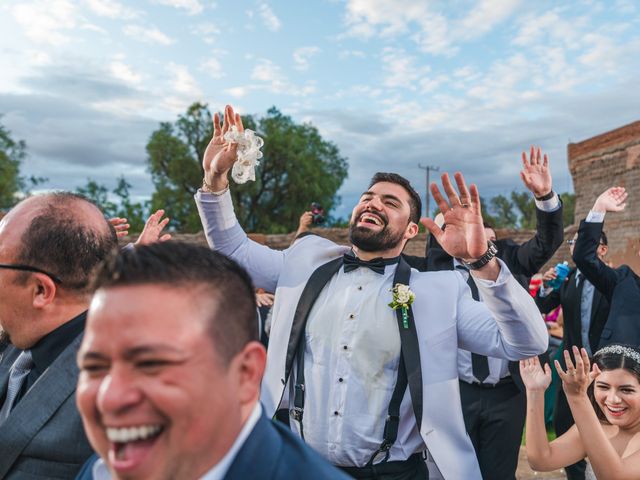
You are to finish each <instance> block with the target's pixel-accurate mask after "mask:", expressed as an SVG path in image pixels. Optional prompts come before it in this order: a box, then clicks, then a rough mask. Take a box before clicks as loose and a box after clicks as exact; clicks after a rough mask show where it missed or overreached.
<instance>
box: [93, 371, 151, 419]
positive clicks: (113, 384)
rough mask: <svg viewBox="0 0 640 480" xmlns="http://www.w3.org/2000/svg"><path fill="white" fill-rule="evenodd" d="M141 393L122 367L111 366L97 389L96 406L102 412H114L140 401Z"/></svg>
mask: <svg viewBox="0 0 640 480" xmlns="http://www.w3.org/2000/svg"><path fill="white" fill-rule="evenodd" d="M141 398H142V393H141V391H140V389H139V388H138V387H137V386H136V382H135V381H134V379H133V378H132V375H131V374H130V373H129V372H128V371H127V370H126V369H125V368H123V367H112V368H111V370H110V371H109V373H108V374H107V375H106V376H105V377H104V378H103V379H102V382H101V383H100V388H99V389H98V396H97V401H96V403H97V407H98V410H100V412H101V413H102V414H108V413H111V414H115V413H121V412H123V411H125V410H126V409H127V408H129V407H131V406H134V405H136V404H137V403H139V402H140V400H141Z"/></svg>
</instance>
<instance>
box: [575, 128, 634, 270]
mask: <svg viewBox="0 0 640 480" xmlns="http://www.w3.org/2000/svg"><path fill="white" fill-rule="evenodd" d="M567 157H568V160H569V170H570V172H571V175H572V177H573V187H574V191H575V192H576V213H575V224H576V228H577V224H578V223H579V221H580V220H581V219H583V218H585V217H586V215H587V213H588V212H589V210H590V209H591V207H592V205H593V202H595V200H596V198H598V195H600V194H601V193H602V192H604V191H605V190H606V189H607V188H609V187H613V186H621V187H625V188H626V189H627V192H628V194H629V199H628V200H627V207H626V209H625V211H624V212H621V213H609V214H607V216H606V221H605V232H606V233H607V236H608V238H609V254H608V258H609V260H610V261H611V262H612V263H613V265H614V266H618V265H620V264H622V263H626V264H628V265H630V266H631V267H632V268H633V269H634V270H635V271H640V257H639V256H638V250H639V247H640V242H639V240H640V231H639V227H640V220H639V214H640V121H638V122H634V123H631V124H629V125H626V126H624V127H620V128H617V129H615V130H612V131H610V132H606V133H603V134H601V135H597V136H595V137H592V138H589V139H588V140H584V141H582V142H578V143H570V144H569V145H568V147H567Z"/></svg>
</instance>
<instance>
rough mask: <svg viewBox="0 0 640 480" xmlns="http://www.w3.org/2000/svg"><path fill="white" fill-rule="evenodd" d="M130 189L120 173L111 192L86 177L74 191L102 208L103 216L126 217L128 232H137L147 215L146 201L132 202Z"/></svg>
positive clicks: (142, 226) (129, 185) (139, 230)
mask: <svg viewBox="0 0 640 480" xmlns="http://www.w3.org/2000/svg"><path fill="white" fill-rule="evenodd" d="M130 189H131V184H130V183H129V182H127V180H126V179H125V178H124V175H121V176H120V177H118V183H117V185H116V188H114V189H113V190H112V191H111V192H109V189H108V188H107V187H106V186H105V185H102V184H100V183H98V182H96V181H95V180H91V179H88V180H87V183H86V185H85V186H83V187H78V188H77V189H76V193H79V194H81V195H84V196H85V197H87V198H88V199H89V200H91V201H92V202H94V203H95V204H96V205H97V206H98V207H99V208H100V209H101V210H102V212H103V213H104V216H105V217H107V218H113V217H124V218H126V219H127V221H128V223H129V225H130V227H129V232H130V233H139V232H141V231H142V229H143V228H144V224H145V220H146V218H147V216H148V210H149V208H148V202H143V203H141V202H132V201H131V193H130ZM110 193H111V195H110ZM110 196H112V197H115V198H116V199H117V201H116V202H113V201H111V200H110V199H109V197H110Z"/></svg>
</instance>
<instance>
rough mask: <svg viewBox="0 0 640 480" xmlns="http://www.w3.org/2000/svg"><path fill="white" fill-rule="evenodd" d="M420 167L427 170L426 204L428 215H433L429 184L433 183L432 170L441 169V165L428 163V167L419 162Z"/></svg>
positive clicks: (437, 170)
mask: <svg viewBox="0 0 640 480" xmlns="http://www.w3.org/2000/svg"><path fill="white" fill-rule="evenodd" d="M418 168H421V169H422V170H426V173H427V192H426V195H425V197H426V202H425V206H426V207H427V210H426V212H427V217H431V205H430V200H431V196H430V195H429V184H430V183H431V181H430V176H431V172H439V171H440V167H439V166H434V165H427V166H426V167H423V166H422V165H421V164H420V163H419V164H418Z"/></svg>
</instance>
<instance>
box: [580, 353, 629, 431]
mask: <svg viewBox="0 0 640 480" xmlns="http://www.w3.org/2000/svg"><path fill="white" fill-rule="evenodd" d="M593 363H595V364H596V365H598V367H599V368H600V370H602V371H603V372H604V371H605V370H617V369H618V368H622V369H624V370H626V371H627V372H629V373H631V374H632V375H633V376H635V377H636V379H637V380H638V382H639V383H640V350H638V348H637V347H634V346H631V345H621V344H618V343H614V344H611V345H607V346H606V347H604V348H601V349H600V350H598V351H597V352H596V353H595V355H594V356H593ZM594 384H595V381H594V382H593V383H592V384H591V385H590V386H589V390H588V391H587V394H588V395H589V399H590V400H591V404H592V405H593V409H594V410H595V411H596V415H597V416H598V419H599V420H600V421H601V422H602V423H605V424H609V421H608V420H607V417H606V415H605V414H604V412H603V411H602V410H601V409H600V406H599V405H598V403H597V402H596V399H595V395H594V393H593V390H594Z"/></svg>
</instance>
